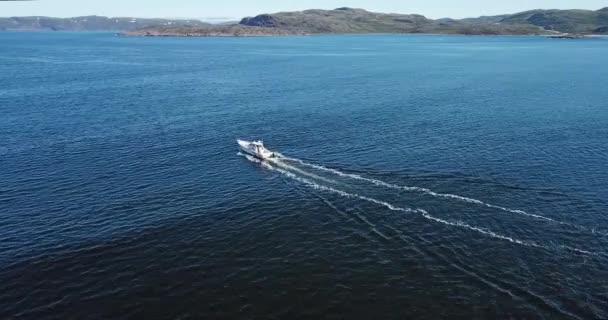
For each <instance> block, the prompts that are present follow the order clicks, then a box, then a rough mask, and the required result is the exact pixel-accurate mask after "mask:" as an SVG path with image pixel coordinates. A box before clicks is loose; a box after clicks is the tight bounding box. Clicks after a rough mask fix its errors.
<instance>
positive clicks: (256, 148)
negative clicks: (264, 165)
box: [236, 140, 276, 160]
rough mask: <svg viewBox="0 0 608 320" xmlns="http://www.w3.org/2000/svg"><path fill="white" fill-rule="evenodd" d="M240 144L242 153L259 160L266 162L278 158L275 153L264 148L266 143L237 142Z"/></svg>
mask: <svg viewBox="0 0 608 320" xmlns="http://www.w3.org/2000/svg"><path fill="white" fill-rule="evenodd" d="M236 141H237V142H238V143H239V148H240V149H241V151H243V152H245V153H247V154H250V155H252V156H254V157H256V158H258V159H262V160H266V159H270V158H274V157H276V155H275V154H274V152H272V151H270V150H268V149H266V148H265V147H264V142H262V141H252V142H250V141H244V140H236Z"/></svg>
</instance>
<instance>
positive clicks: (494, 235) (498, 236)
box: [239, 153, 598, 256]
mask: <svg viewBox="0 0 608 320" xmlns="http://www.w3.org/2000/svg"><path fill="white" fill-rule="evenodd" d="M239 155H241V154H240V153H239ZM244 156H245V157H246V158H247V159H248V160H249V161H252V162H256V163H259V164H261V165H262V166H264V167H265V168H267V169H269V170H273V171H276V172H279V173H281V174H283V175H284V176H286V177H288V178H290V179H293V180H295V181H298V182H301V183H303V184H305V185H306V186H309V187H311V188H313V189H316V190H321V191H326V192H330V193H334V194H337V195H340V196H342V197H345V198H351V199H353V198H355V199H360V200H364V201H368V202H371V203H375V204H378V205H380V206H384V207H386V208H388V209H390V210H392V211H399V212H405V213H419V214H421V215H422V216H423V217H424V218H426V219H428V220H430V221H433V222H437V223H441V224H444V225H448V226H452V227H458V228H464V229H468V230H471V231H474V232H477V233H480V234H483V235H485V236H489V237H492V238H495V239H500V240H504V241H508V242H511V243H514V244H518V245H522V246H526V247H534V248H543V249H551V248H550V247H547V246H544V245H541V244H538V243H536V242H532V241H525V240H519V239H515V238H511V237H509V236H505V235H501V234H498V233H496V232H494V231H491V230H488V229H484V228H480V227H476V226H471V225H469V224H467V223H465V222H462V221H458V220H456V221H448V220H444V219H440V218H437V217H435V216H432V215H431V214H430V213H429V212H428V211H426V210H424V209H410V208H401V207H396V206H394V205H392V204H390V203H388V202H384V201H381V200H378V199H374V198H370V197H366V196H362V195H358V194H355V193H348V192H345V191H342V190H338V189H334V188H331V187H327V186H322V185H319V184H316V183H314V182H313V181H310V180H308V179H305V178H302V177H298V176H297V175H296V174H294V173H292V172H289V171H287V170H284V169H281V168H278V167H273V166H272V165H271V164H270V163H268V162H266V161H261V160H258V159H257V158H255V157H252V156H249V155H244ZM330 170H333V169H330ZM556 247H557V248H559V249H565V250H570V251H574V252H578V253H583V254H587V255H595V256H597V255H598V254H597V253H593V252H590V251H586V250H581V249H577V248H573V247H569V246H565V245H558V246H556Z"/></svg>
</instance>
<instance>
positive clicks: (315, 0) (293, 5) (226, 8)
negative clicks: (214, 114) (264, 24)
mask: <svg viewBox="0 0 608 320" xmlns="http://www.w3.org/2000/svg"><path fill="white" fill-rule="evenodd" d="M338 7H355V8H364V9H367V10H370V11H378V12H395V13H419V14H423V15H425V16H427V17H430V18H443V17H451V18H465V17H474V16H480V15H494V14H503V13H514V12H519V11H524V10H529V9H537V8H542V9H574V8H576V9H594V10H596V9H600V8H602V7H608V0H576V1H575V0H567V1H566V0H501V1H499V0H457V1H454V0H410V1H408V0H348V1H342V0H309V1H301V0H300V1H295V0H215V1H206V0H171V1H162V0H37V1H24V2H20V1H1V0H0V16H3V17H8V16H29V15H44V16H56V17H72V16H81V15H93V14H96V15H104V16H135V17H170V18H204V19H209V18H221V19H238V18H241V17H243V16H251V15H257V14H260V13H272V12H277V11H294V10H304V9H311V8H320V9H334V8H338Z"/></svg>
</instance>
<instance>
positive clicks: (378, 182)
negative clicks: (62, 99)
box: [279, 154, 566, 224]
mask: <svg viewBox="0 0 608 320" xmlns="http://www.w3.org/2000/svg"><path fill="white" fill-rule="evenodd" d="M279 156H280V159H283V160H286V161H292V162H296V163H299V164H301V165H303V166H306V167H309V168H313V169H317V170H321V171H325V172H329V173H333V174H335V175H338V176H340V177H345V178H351V179H355V180H360V181H366V182H369V183H372V184H375V185H377V186H380V187H386V188H390V189H397V190H403V191H413V192H420V193H424V194H427V195H430V196H433V197H437V198H448V199H456V200H460V201H464V202H468V203H473V204H477V205H482V206H486V207H488V208H493V209H498V210H501V211H505V212H510V213H514V214H520V215H524V216H528V217H531V218H535V219H539V220H545V221H551V222H555V223H563V224H566V223H565V222H560V221H556V220H555V219H552V218H549V217H545V216H541V215H537V214H532V213H528V212H525V211H523V210H516V209H510V208H505V207H501V206H497V205H493V204H490V203H486V202H483V201H481V200H478V199H473V198H468V197H464V196H459V195H456V194H450V193H437V192H435V191H433V190H430V189H427V188H420V187H409V186H400V185H396V184H392V183H388V182H384V181H382V180H377V179H372V178H366V177H363V176H360V175H358V174H353V173H345V172H342V171H339V170H336V169H332V168H328V167H324V166H321V165H317V164H313V163H308V162H306V161H303V160H300V159H296V158H290V157H286V156H284V155H281V154H279Z"/></svg>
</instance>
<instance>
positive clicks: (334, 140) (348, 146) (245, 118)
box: [0, 33, 608, 319]
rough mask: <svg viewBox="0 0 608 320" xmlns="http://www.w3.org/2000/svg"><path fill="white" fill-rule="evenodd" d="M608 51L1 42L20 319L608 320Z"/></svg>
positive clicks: (474, 41) (10, 278)
mask: <svg viewBox="0 0 608 320" xmlns="http://www.w3.org/2000/svg"><path fill="white" fill-rule="evenodd" d="M606 57H608V40H606V39H595V40H588V41H562V40H554V39H544V38H540V37H445V36H322V37H285V38H263V39H255V38H253V39H250V38H208V39H172V38H125V37H118V36H115V35H112V34H95V33H0V112H1V117H0V221H1V222H0V318H4V319H6V318H17V319H82V318H91V319H108V318H119V319H122V318H139V319H142V318H164V319H176V318H180V319H186V318H207V319H214V318H215V319H216V318H256V317H261V318H288V317H309V318H319V317H326V318H346V319H352V318H367V319H369V318H377V319H383V318H400V319H403V318H422V319H424V318H426V319H437V318H462V319H471V318H500V319H503V318H515V319H523V318H526V319H536V318H545V319H561V318H564V319H568V318H574V319H576V318H580V319H592V318H608V265H607V263H608V249H607V248H608V200H607V199H608V170H607V166H608V90H606V84H607V83H608V72H607V71H608V70H607V69H606V62H607V60H606ZM236 138H243V139H264V141H265V142H266V144H267V146H268V147H269V148H270V149H272V150H274V151H277V152H280V153H281V154H283V155H285V156H286V157H289V158H291V159H280V160H276V161H274V162H269V163H264V164H260V163H256V162H255V161H250V160H251V159H247V158H246V157H244V156H240V155H237V149H236V142H235V139H236ZM331 170H334V171H331Z"/></svg>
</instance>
